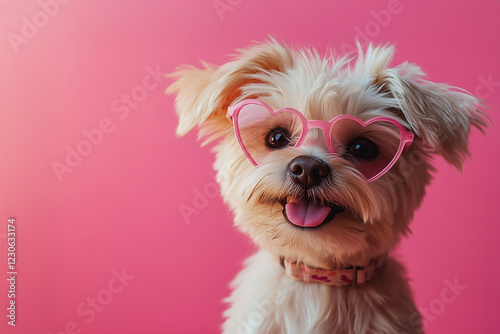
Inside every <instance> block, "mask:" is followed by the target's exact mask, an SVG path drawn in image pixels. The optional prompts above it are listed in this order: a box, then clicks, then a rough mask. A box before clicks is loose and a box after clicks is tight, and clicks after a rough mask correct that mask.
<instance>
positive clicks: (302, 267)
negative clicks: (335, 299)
mask: <svg viewBox="0 0 500 334" xmlns="http://www.w3.org/2000/svg"><path fill="white" fill-rule="evenodd" d="M279 260H280V264H281V265H282V266H283V268H285V272H286V274H287V276H289V277H291V278H293V279H294V280H296V281H300V282H306V283H309V282H317V283H324V284H328V285H333V286H339V287H342V286H360V285H365V284H366V283H367V282H368V281H369V280H370V279H372V278H373V277H374V276H375V275H376V274H377V273H378V272H379V271H380V269H382V268H383V267H384V266H385V265H386V263H387V261H388V254H387V253H386V254H383V255H380V256H377V257H375V258H373V259H371V260H370V262H369V263H367V264H366V265H365V266H344V267H342V268H333V269H323V268H315V267H312V266H308V265H307V264H304V263H299V262H295V261H292V260H290V259H288V258H285V257H280V258H279Z"/></svg>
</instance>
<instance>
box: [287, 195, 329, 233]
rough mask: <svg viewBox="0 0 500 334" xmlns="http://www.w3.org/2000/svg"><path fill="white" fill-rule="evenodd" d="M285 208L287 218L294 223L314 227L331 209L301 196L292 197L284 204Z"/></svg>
mask: <svg viewBox="0 0 500 334" xmlns="http://www.w3.org/2000/svg"><path fill="white" fill-rule="evenodd" d="M285 210H286V216H287V217H288V220H290V221H291V222H292V223H294V224H295V225H297V226H303V227H314V226H318V225H319V224H321V223H322V222H323V221H324V220H325V218H326V216H328V213H330V210H331V209H330V208H329V207H328V206H320V205H318V204H315V203H313V202H310V201H308V200H307V199H306V198H304V197H302V198H292V200H291V201H290V202H288V203H287V204H286V205H285Z"/></svg>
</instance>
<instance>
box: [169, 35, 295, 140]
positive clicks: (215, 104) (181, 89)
mask: <svg viewBox="0 0 500 334" xmlns="http://www.w3.org/2000/svg"><path fill="white" fill-rule="evenodd" d="M240 52H241V53H240V54H239V55H238V56H236V58H235V59H234V60H233V61H231V62H228V63H226V64H224V65H222V66H220V67H219V68H217V67H214V66H212V65H208V64H206V63H203V65H204V68H202V69H198V68H195V67H186V68H184V69H180V70H178V71H177V72H175V73H172V74H171V76H173V77H176V78H177V79H176V81H175V82H174V83H173V84H172V85H171V86H170V87H169V88H168V89H167V93H174V94H177V97H176V100H175V105H176V110H177V114H178V116H179V125H178V127H177V131H176V133H177V135H179V136H183V135H185V134H186V133H187V132H189V131H190V130H191V129H193V128H194V127H196V126H200V125H202V126H203V127H202V130H203V131H200V136H204V137H208V138H207V141H210V140H212V139H215V138H217V137H219V136H221V135H223V134H224V133H227V130H228V129H230V128H231V124H230V122H229V121H228V120H227V119H226V112H227V107H228V106H229V105H231V104H232V103H233V102H234V101H235V100H236V99H238V98H256V96H249V95H248V94H247V93H245V91H244V90H243V89H242V88H243V87H244V86H246V85H249V84H256V83H259V82H260V81H261V80H262V79H261V78H262V77H265V76H266V75H267V74H272V73H274V72H282V71H284V70H285V69H286V68H288V67H290V66H291V64H292V63H293V58H292V55H291V52H290V50H289V49H288V48H286V47H285V46H283V45H280V44H278V43H277V42H276V41H274V40H270V41H269V42H267V43H264V44H259V45H256V46H253V47H251V48H249V49H245V50H241V51H240Z"/></svg>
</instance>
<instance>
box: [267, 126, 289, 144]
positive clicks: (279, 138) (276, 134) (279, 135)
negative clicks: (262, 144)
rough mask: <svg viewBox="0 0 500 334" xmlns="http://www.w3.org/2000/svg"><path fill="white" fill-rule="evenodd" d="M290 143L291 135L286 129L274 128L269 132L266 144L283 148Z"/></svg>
mask: <svg viewBox="0 0 500 334" xmlns="http://www.w3.org/2000/svg"><path fill="white" fill-rule="evenodd" d="M288 144H290V137H289V135H288V132H287V131H286V130H285V129H282V128H276V129H272V130H271V131H269V133H268V134H267V138H266V145H267V147H269V148H282V147H285V146H287V145H288Z"/></svg>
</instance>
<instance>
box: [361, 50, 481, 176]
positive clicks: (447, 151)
mask: <svg viewBox="0 0 500 334" xmlns="http://www.w3.org/2000/svg"><path fill="white" fill-rule="evenodd" d="M393 52H394V50H393V48H391V47H389V48H387V47H385V48H372V47H371V46H370V47H369V48H368V50H367V52H366V54H365V55H363V54H362V53H361V55H362V57H361V61H363V62H364V64H363V65H364V66H363V68H364V69H365V70H367V68H368V69H370V70H371V72H372V73H370V74H371V76H372V78H374V80H373V81H372V84H373V85H375V86H376V87H377V90H378V91H379V92H380V93H381V94H386V95H388V96H390V97H392V98H394V99H395V100H396V101H395V102H396V103H397V105H398V106H399V108H397V109H399V110H397V112H398V113H399V114H402V116H403V117H404V118H405V119H406V120H407V122H408V123H409V125H410V126H411V128H412V131H413V132H414V134H415V135H416V136H417V138H418V139H420V140H422V142H423V143H424V144H425V145H426V147H427V148H429V149H430V150H431V151H432V152H433V153H437V154H440V155H441V156H442V157H443V158H444V159H445V160H446V161H447V162H448V163H450V164H452V165H454V166H455V167H456V168H457V169H461V167H462V164H463V162H464V161H465V159H466V158H467V157H468V156H469V149H468V137H469V132H470V128H471V126H474V127H476V128H478V129H479V130H481V131H483V127H485V126H486V121H485V118H486V116H485V114H484V113H483V112H481V111H480V110H479V109H478V108H479V107H481V101H480V100H478V99H476V98H475V97H474V96H472V95H470V94H469V93H467V92H466V91H464V90H462V89H459V88H456V87H451V86H448V85H446V84H438V83H434V82H430V81H426V80H424V79H423V76H424V73H423V72H422V71H421V70H420V68H419V67H418V66H416V65H414V64H408V63H403V64H401V65H399V66H397V67H395V68H388V65H389V63H390V61H391V59H392V55H393ZM358 62H359V61H358ZM367 63H368V64H367Z"/></svg>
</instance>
